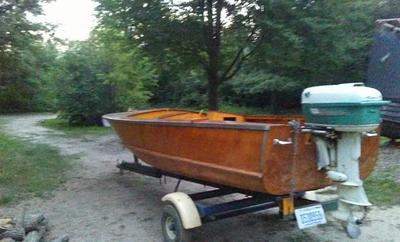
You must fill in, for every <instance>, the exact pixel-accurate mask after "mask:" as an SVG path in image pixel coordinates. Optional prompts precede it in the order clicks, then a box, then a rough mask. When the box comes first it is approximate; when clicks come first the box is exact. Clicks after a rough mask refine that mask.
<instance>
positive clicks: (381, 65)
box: [367, 31, 400, 102]
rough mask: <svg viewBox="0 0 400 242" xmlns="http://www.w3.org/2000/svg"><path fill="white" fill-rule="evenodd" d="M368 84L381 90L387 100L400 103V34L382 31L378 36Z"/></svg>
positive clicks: (370, 65) (371, 55)
mask: <svg viewBox="0 0 400 242" xmlns="http://www.w3.org/2000/svg"><path fill="white" fill-rule="evenodd" d="M367 84H368V86H370V87H373V88H376V89H378V90H380V91H381V92H382V94H383V97H384V98H385V99H386V100H392V101H395V102H400V33H395V32H393V31H382V32H380V33H378V34H377V35H376V37H375V41H374V44H373V46H372V50H371V54H370V62H369V67H368V83H367Z"/></svg>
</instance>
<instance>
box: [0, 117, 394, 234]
mask: <svg viewBox="0 0 400 242" xmlns="http://www.w3.org/2000/svg"><path fill="white" fill-rule="evenodd" d="M52 117H54V115H51V114H40V115H39V114H34V115H14V116H2V117H0V119H1V120H4V121H5V125H4V130H5V131H7V132H9V133H10V134H12V135H15V136H19V137H22V138H26V139H29V140H32V141H34V142H41V143H47V144H50V145H53V146H56V147H58V148H59V149H60V150H61V152H62V153H63V154H65V155H77V156H78V157H79V159H77V161H76V162H77V164H76V166H75V167H76V168H75V169H74V170H73V171H71V172H70V174H68V179H67V181H66V182H65V183H64V184H63V185H61V186H60V188H59V189H57V190H56V191H54V192H53V193H52V194H51V195H49V196H48V197H46V198H35V199H32V200H27V201H22V202H20V203H18V204H14V205H11V206H8V207H0V215H16V214H21V213H22V210H23V209H24V208H27V209H28V210H29V211H37V212H43V213H45V214H46V215H47V217H48V218H49V221H50V234H49V235H48V237H49V238H52V237H54V236H55V235H63V234H68V235H69V236H70V237H71V241H88V242H89V241H99V242H100V241H121V242H124V241H145V242H147V241H149V242H152V241H155V242H156V241H161V240H162V236H161V228H160V217H161V211H162V203H161V201H160V199H161V197H162V196H163V195H165V194H166V193H169V192H172V190H173V187H174V186H175V182H174V180H173V179H168V182H169V183H168V184H160V181H159V180H157V179H154V178H148V177H144V176H140V175H134V174H128V173H126V174H125V175H123V176H121V175H120V174H119V172H118V170H117V169H116V168H115V164H116V163H117V160H128V161H131V160H132V156H131V154H130V153H129V152H128V151H127V150H126V149H124V148H123V147H122V146H121V144H120V142H119V140H118V138H117V137H116V136H114V135H106V136H101V137H83V138H69V137H66V136H63V135H62V133H59V132H56V131H53V130H49V129H46V128H43V127H41V126H40V125H38V122H40V121H41V120H43V119H47V118H52ZM382 154H383V156H381V159H384V160H396V159H397V162H398V160H399V157H400V149H397V148H393V147H384V148H383V151H382ZM181 188H182V189H181V190H183V191H198V190H199V189H204V187H203V186H198V185H195V184H191V183H183V184H182V186H181ZM276 212H277V211H276V210H274V211H268V212H260V213H255V214H247V215H242V216H239V217H235V218H230V219H226V220H220V221H217V222H214V223H209V224H206V225H204V226H202V227H201V228H199V229H196V230H195V231H194V240H195V241H226V242H227V241H307V242H310V241H379V242H382V241H400V206H392V207H385V208H382V207H376V206H374V207H372V211H371V212H370V213H369V215H368V219H367V221H366V222H365V224H363V226H362V235H361V237H360V238H359V239H357V240H350V239H348V238H347V237H346V235H345V233H344V231H343V229H342V228H341V226H340V225H339V224H337V223H334V222H329V223H328V224H327V225H323V226H319V227H316V228H311V229H307V230H303V231H301V230H299V229H297V227H296V224H295V222H293V221H292V222H287V221H281V220H279V219H278V215H277V214H276Z"/></svg>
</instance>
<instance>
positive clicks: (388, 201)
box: [365, 172, 400, 205]
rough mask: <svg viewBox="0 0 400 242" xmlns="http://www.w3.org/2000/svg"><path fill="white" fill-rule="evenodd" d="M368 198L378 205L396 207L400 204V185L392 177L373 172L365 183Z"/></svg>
mask: <svg viewBox="0 0 400 242" xmlns="http://www.w3.org/2000/svg"><path fill="white" fill-rule="evenodd" d="M365 190H366V192H367V194H368V198H369V199H370V200H371V202H372V203H374V204H376V205H395V204H399V203H400V183H399V182H398V181H395V180H394V179H393V178H391V177H390V175H388V174H385V173H382V172H380V173H378V172H373V173H372V174H371V175H370V176H369V177H368V178H367V180H366V181H365Z"/></svg>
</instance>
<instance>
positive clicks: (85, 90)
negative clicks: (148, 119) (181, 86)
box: [56, 39, 155, 125]
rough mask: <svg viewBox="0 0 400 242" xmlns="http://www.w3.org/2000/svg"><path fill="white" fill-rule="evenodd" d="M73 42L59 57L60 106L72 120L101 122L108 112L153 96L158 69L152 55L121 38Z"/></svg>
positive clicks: (84, 123) (58, 83) (143, 101)
mask: <svg viewBox="0 0 400 242" xmlns="http://www.w3.org/2000/svg"><path fill="white" fill-rule="evenodd" d="M98 42H99V41H96V40H95V39H91V40H89V41H86V42H76V43H73V44H72V45H71V46H70V47H69V49H68V50H67V51H66V52H65V53H64V54H63V56H62V57H61V58H60V59H59V60H58V68H57V74H56V80H57V84H56V94H57V95H56V96H57V107H58V109H59V110H60V112H61V118H64V119H66V120H68V122H69V124H71V125H73V124H83V125H94V124H96V125H101V116H102V115H103V114H106V113H111V112H118V111H124V110H127V109H128V108H140V107H143V106H144V105H146V102H147V100H148V99H149V98H150V97H151V94H152V93H151V91H150V89H151V88H152V87H153V86H154V85H155V81H154V80H155V73H154V71H153V69H152V65H151V63H150V62H149V60H148V59H146V58H145V57H143V56H142V55H141V54H140V52H139V51H138V50H137V49H135V48H128V47H126V46H125V45H124V43H123V42H119V41H118V39H116V40H115V42H112V43H109V44H108V45H105V43H107V42H105V43H100V44H99V43H98Z"/></svg>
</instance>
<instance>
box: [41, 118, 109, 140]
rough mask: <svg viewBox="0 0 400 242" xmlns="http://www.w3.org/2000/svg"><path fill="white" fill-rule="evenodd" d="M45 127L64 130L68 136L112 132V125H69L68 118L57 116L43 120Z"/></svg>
mask: <svg viewBox="0 0 400 242" xmlns="http://www.w3.org/2000/svg"><path fill="white" fill-rule="evenodd" d="M41 125H42V126H43V127H46V128H49V129H54V130H58V131H61V132H63V133H64V134H65V135H67V136H71V137H80V136H87V135H92V136H101V135H107V134H111V133H112V129H111V128H110V127H100V126H75V125H72V126H71V125H69V124H68V122H67V121H66V120H63V119H59V118H55V119H46V120H43V121H42V122H41Z"/></svg>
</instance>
